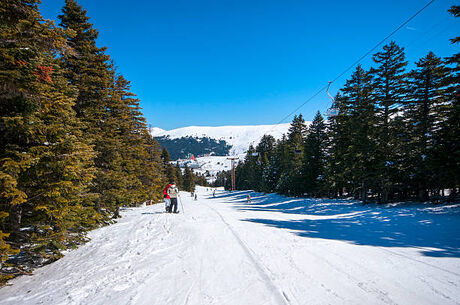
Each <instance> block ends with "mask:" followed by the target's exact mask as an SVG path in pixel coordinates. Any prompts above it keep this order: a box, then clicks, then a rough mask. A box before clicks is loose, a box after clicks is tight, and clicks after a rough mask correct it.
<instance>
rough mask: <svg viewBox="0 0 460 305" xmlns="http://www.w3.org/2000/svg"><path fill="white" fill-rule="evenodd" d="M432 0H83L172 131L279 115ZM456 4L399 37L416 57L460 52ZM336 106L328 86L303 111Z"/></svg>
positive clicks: (273, 119) (48, 0) (151, 118)
mask: <svg viewBox="0 0 460 305" xmlns="http://www.w3.org/2000/svg"><path fill="white" fill-rule="evenodd" d="M427 2H428V0H380V1H368V0H367V1H366V0H362V1H357V0H348V1H339V0H335V1H332V0H329V1H319V0H318V1H307V0H304V1H290V0H278V1H270V0H261V1H251V0H217V1H216V0H193V1H192V0H183V1H173V0H171V1H163V0H152V1H149V0H131V1H125V0H97V1H95V0H80V1H79V3H80V4H81V5H82V6H83V7H84V8H85V9H87V10H88V16H89V17H91V19H90V21H91V22H92V23H93V24H94V26H95V27H96V28H97V29H98V30H99V32H100V36H99V39H98V45H99V46H107V47H108V53H109V54H110V55H111V56H112V58H113V59H114V61H115V64H116V65H117V66H118V71H119V72H121V73H122V74H123V75H124V76H125V77H126V78H127V79H128V80H130V81H131V82H132V90H133V92H134V93H136V94H137V95H138V97H139V98H140V99H141V106H142V107H143V112H144V115H145V117H146V118H147V121H148V123H149V124H151V125H152V126H158V127H161V128H164V129H172V128H178V127H183V126H189V125H209V126H219V125H243V124H275V123H278V122H279V121H280V120H281V119H282V118H283V117H284V116H285V115H287V114H288V113H290V112H291V111H292V110H294V109H295V108H296V107H297V106H298V105H300V104H301V103H302V102H303V101H304V100H306V99H307V98H308V97H309V96H311V95H312V94H313V93H314V92H315V91H317V90H318V89H319V88H321V87H322V86H324V85H325V84H327V82H328V80H331V79H333V78H334V77H335V76H336V75H338V74H339V73H340V72H341V71H343V70H344V69H345V68H346V67H348V66H349V65H350V64H351V63H353V62H354V61H355V60H356V59H357V58H359V57H360V56H361V55H363V54H364V53H365V52H366V51H367V50H368V49H370V48H371V47H372V46H374V45H375V44H376V43H377V42H378V41H380V40H381V39H383V38H384V37H385V36H386V35H387V34H389V33H390V32H391V31H392V30H394V29H395V28H396V27H397V26H399V25H400V24H401V23H402V22H404V21H405V20H406V19H407V18H409V17H410V16H411V15H412V14H414V13H415V12H416V11H417V10H419V9H420V8H421V7H423V6H424V5H425V4H426V3H427ZM456 2H457V1H454V0H438V1H435V2H434V3H433V4H432V5H431V6H430V7H429V8H427V9H426V10H425V11H424V12H423V13H422V14H421V15H419V16H418V17H416V19H414V20H413V21H412V22H411V23H410V24H408V25H407V27H405V28H403V29H401V30H400V31H399V32H398V33H397V34H396V35H395V36H393V38H392V39H393V40H395V41H396V42H397V43H398V44H400V45H402V46H404V47H406V51H407V52H406V54H407V58H408V59H409V60H410V61H411V63H413V62H414V61H415V60H417V59H419V58H420V57H422V56H424V55H426V53H427V52H428V51H430V50H432V51H434V52H435V53H436V54H437V55H438V56H443V57H444V56H450V55H452V54H453V53H455V52H458V49H459V47H458V45H457V46H453V45H451V44H450V42H449V41H448V39H449V38H452V37H454V36H458V35H459V29H460V27H459V20H455V18H453V16H451V15H450V14H449V13H447V11H446V10H447V9H448V8H449V7H450V6H451V5H454V4H458V3H456ZM63 5H64V0H43V3H42V4H41V5H40V8H41V12H42V14H43V16H44V17H45V18H47V19H56V18H57V15H59V14H60V10H61V8H62V6H63ZM370 63H371V57H368V58H367V59H366V60H364V61H363V62H362V64H363V65H364V66H365V67H369V65H370ZM349 75H350V73H347V74H346V75H345V76H344V77H343V78H342V79H340V80H339V81H338V82H336V83H334V84H333V86H332V87H331V92H332V93H333V94H334V93H335V92H336V91H337V90H338V89H339V88H340V87H341V86H342V85H343V83H344V81H345V79H346V78H347V77H348V76H349ZM329 106H330V100H329V99H328V97H327V96H326V94H321V95H320V96H318V98H316V99H314V100H312V101H311V102H310V103H308V104H307V105H305V106H304V107H303V108H302V109H301V112H302V113H303V115H304V116H305V118H306V119H307V120H310V119H312V118H313V116H314V114H315V112H316V111H317V110H320V111H322V112H325V110H326V109H327V108H328V107H329ZM290 119H291V118H289V119H287V120H286V121H290Z"/></svg>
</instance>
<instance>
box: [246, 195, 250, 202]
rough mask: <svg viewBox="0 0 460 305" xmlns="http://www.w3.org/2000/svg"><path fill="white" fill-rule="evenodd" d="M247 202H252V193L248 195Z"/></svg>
mask: <svg viewBox="0 0 460 305" xmlns="http://www.w3.org/2000/svg"><path fill="white" fill-rule="evenodd" d="M246 203H251V195H249V194H248V196H247V197H246Z"/></svg>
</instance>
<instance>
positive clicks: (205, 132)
mask: <svg viewBox="0 0 460 305" xmlns="http://www.w3.org/2000/svg"><path fill="white" fill-rule="evenodd" d="M309 123H310V122H307V124H309ZM290 125H291V124H290V123H283V124H278V125H249V126H243V125H242V126H217V127H210V126H188V127H183V128H177V129H172V130H163V129H161V128H158V127H153V128H151V129H150V133H151V134H152V136H154V137H159V136H169V137H170V138H171V139H177V138H182V137H194V138H203V137H209V138H212V139H216V140H224V141H225V142H226V143H227V144H228V145H231V146H232V149H231V150H230V155H237V154H242V153H244V152H246V151H247V150H248V148H249V145H254V146H256V145H257V144H258V143H259V142H260V139H261V138H262V137H263V136H264V135H265V134H269V135H272V136H273V137H274V138H275V139H280V138H281V136H282V135H283V134H285V133H287V131H288V129H289V126H290Z"/></svg>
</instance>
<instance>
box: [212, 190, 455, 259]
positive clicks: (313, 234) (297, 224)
mask: <svg viewBox="0 0 460 305" xmlns="http://www.w3.org/2000/svg"><path fill="white" fill-rule="evenodd" d="M249 193H250V194H251V197H252V200H251V203H250V204H247V203H246V196H247V195H248V194H249ZM221 198H223V197H221ZM226 198H227V200H228V202H229V203H233V204H234V205H235V206H236V208H237V209H239V210H241V211H266V212H280V213H283V214H292V215H293V216H294V215H295V218H296V219H292V220H289V219H285V220H276V219H270V218H250V219H244V220H245V221H250V222H255V223H261V224H264V225H267V226H271V227H275V228H280V229H287V230H291V231H293V233H294V234H297V235H299V236H303V237H310V238H323V239H334V240H343V241H348V242H351V243H353V244H357V245H369V246H380V247H416V248H420V251H421V253H422V254H423V255H426V256H431V257H460V234H458V233H459V231H460V205H459V204H457V205H451V206H434V205H430V204H400V205H393V206H391V205H376V204H370V205H362V204H361V203H359V202H357V201H353V200H334V199H305V198H288V197H283V196H280V195H278V194H268V195H263V194H260V193H254V192H249V191H245V192H234V193H229V194H226ZM264 216H265V215H264ZM265 217H267V216H265ZM288 218H289V217H288Z"/></svg>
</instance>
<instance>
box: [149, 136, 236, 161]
mask: <svg viewBox="0 0 460 305" xmlns="http://www.w3.org/2000/svg"><path fill="white" fill-rule="evenodd" d="M155 139H156V140H157V141H158V143H159V144H160V145H161V146H162V147H166V149H167V150H168V151H169V154H170V156H171V159H173V160H178V159H185V158H187V156H188V154H193V155H195V156H197V157H198V156H203V155H206V154H211V153H212V154H213V155H215V156H226V155H228V153H229V151H230V148H232V147H231V146H230V145H228V144H227V143H226V142H225V141H224V140H219V141H217V140H215V139H212V138H209V137H202V138H194V137H182V138H177V139H171V138H170V137H169V136H162V137H155Z"/></svg>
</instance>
